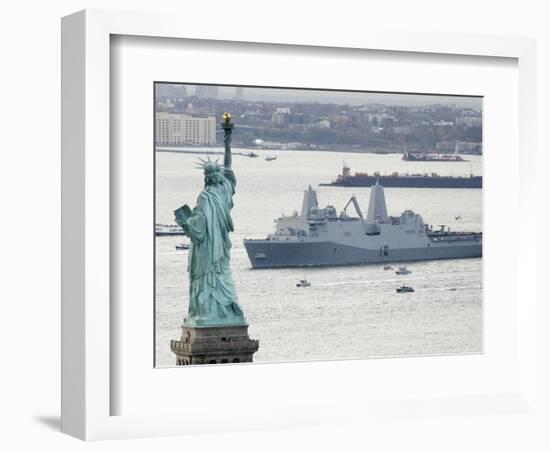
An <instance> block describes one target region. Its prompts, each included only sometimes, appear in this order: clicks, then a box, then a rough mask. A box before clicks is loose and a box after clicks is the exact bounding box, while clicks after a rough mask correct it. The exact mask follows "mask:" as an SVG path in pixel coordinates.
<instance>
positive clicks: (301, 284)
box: [296, 279, 311, 287]
mask: <svg viewBox="0 0 550 450" xmlns="http://www.w3.org/2000/svg"><path fill="white" fill-rule="evenodd" d="M310 286H311V283H310V282H309V281H307V280H306V279H303V280H300V281H298V283H296V287H310Z"/></svg>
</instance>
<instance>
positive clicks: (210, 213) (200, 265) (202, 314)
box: [174, 113, 246, 326]
mask: <svg viewBox="0 0 550 450" xmlns="http://www.w3.org/2000/svg"><path fill="white" fill-rule="evenodd" d="M230 121H231V115H230V114H229V113H224V115H223V123H222V128H223V129H224V143H225V155H224V161H223V166H221V165H219V164H218V162H217V161H212V160H210V158H208V160H201V162H200V163H199V167H200V168H201V169H202V170H203V171H204V189H203V191H202V192H201V193H200V195H199V197H198V199H197V206H195V208H193V210H191V208H189V206H188V205H184V206H182V207H181V208H179V209H177V210H176V211H174V215H175V218H176V222H177V223H178V224H179V225H180V226H181V227H182V228H183V230H184V231H185V234H186V235H187V236H189V238H190V239H191V247H190V251H189V262H188V269H187V270H188V272H189V282H190V285H189V313H188V316H187V318H186V319H185V323H186V324H187V325H188V326H220V325H222V326H223V325H245V324H246V320H245V318H244V315H243V312H242V309H241V307H240V306H239V303H238V300H237V292H236V289H235V283H234V282H233V277H232V276H231V271H230V268H229V260H230V250H231V240H230V238H229V233H230V232H231V231H233V221H232V219H231V214H230V212H231V209H232V208H233V195H234V193H235V185H236V183H237V181H236V178H235V174H234V173H233V170H232V169H231V133H232V131H233V124H232V123H231V122H230Z"/></svg>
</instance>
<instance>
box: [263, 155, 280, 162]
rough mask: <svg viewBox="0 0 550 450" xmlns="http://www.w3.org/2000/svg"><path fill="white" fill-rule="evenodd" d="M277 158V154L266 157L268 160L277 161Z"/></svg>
mask: <svg viewBox="0 0 550 450" xmlns="http://www.w3.org/2000/svg"><path fill="white" fill-rule="evenodd" d="M276 159H277V156H275V155H267V156H266V157H265V160H266V161H275V160H276Z"/></svg>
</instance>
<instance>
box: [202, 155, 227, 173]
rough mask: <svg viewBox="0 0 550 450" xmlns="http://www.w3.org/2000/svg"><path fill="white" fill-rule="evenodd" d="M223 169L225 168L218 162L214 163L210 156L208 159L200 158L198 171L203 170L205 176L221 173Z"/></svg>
mask: <svg viewBox="0 0 550 450" xmlns="http://www.w3.org/2000/svg"><path fill="white" fill-rule="evenodd" d="M222 168H223V166H222V165H220V164H218V160H216V161H212V160H211V159H210V156H208V159H202V158H199V161H198V162H197V169H202V170H203V171H204V174H205V175H209V174H211V173H216V172H221V171H222Z"/></svg>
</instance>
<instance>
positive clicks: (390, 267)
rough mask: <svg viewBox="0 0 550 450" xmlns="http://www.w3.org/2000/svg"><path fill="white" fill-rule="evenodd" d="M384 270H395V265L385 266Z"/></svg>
mask: <svg viewBox="0 0 550 450" xmlns="http://www.w3.org/2000/svg"><path fill="white" fill-rule="evenodd" d="M384 270H393V266H384Z"/></svg>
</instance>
